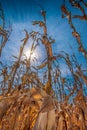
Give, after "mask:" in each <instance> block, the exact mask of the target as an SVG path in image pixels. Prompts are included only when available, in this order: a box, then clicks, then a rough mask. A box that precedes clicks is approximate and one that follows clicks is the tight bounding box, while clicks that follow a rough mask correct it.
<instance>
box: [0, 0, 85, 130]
mask: <svg viewBox="0 0 87 130" xmlns="http://www.w3.org/2000/svg"><path fill="white" fill-rule="evenodd" d="M68 4H70V6H71V8H72V9H73V8H75V9H77V10H79V11H80V12H81V14H82V15H79V14H76V12H75V14H73V13H72V11H71V10H70V9H69V8H68V6H67V5H68ZM86 9H87V2H85V1H84V0H67V1H66V0H64V1H63V4H62V5H61V14H62V18H63V20H64V19H66V20H67V23H68V24H69V26H70V29H71V34H72V36H73V39H75V40H76V43H77V47H78V48H77V50H78V53H80V54H81V55H82V56H83V57H84V59H85V60H87V49H86V48H85V47H84V44H83V42H82V40H81V35H80V34H79V32H77V29H76V27H75V25H74V22H73V21H74V19H78V20H80V21H82V22H83V21H85V22H87V13H86ZM0 14H1V15H0V57H2V53H3V49H4V48H5V46H6V43H7V41H8V40H9V37H10V35H11V32H12V27H11V26H9V27H8V29H7V28H5V24H6V21H5V15H4V10H3V8H2V5H1V4H0ZM46 14H47V12H46V11H45V10H41V14H40V15H41V17H42V20H36V21H33V23H32V24H33V26H39V27H40V29H42V31H43V32H42V33H41V32H39V31H35V30H33V31H31V32H28V30H26V29H24V33H25V37H24V38H23V39H22V40H21V42H22V45H21V46H20V51H19V54H18V56H16V55H15V56H13V57H14V59H15V61H14V62H13V63H12V64H11V65H7V66H5V65H4V64H3V62H2V61H1V60H0V130H87V68H86V67H85V70H84V69H83V66H82V65H81V64H79V62H78V59H77V58H76V55H75V53H74V52H73V54H72V55H70V54H69V53H67V52H65V51H62V52H58V53H56V54H54V53H53V48H52V45H53V44H56V42H55V39H53V38H52V37H50V36H49V34H48V28H47V24H46V21H47V17H46ZM29 40H31V41H32V46H31V50H30V55H29V57H28V58H26V56H25V55H24V49H25V47H26V46H27V44H28V41H29ZM40 44H41V45H43V47H44V48H45V51H46V58H45V59H44V60H43V62H41V64H40V65H38V64H36V65H34V64H33V63H37V62H38V61H37V58H36V57H35V58H34V59H33V63H32V55H33V53H34V51H35V50H36V48H37V47H39V45H40ZM71 49H72V48H71ZM61 61H63V62H64V63H65V65H66V66H67V69H68V71H69V72H70V75H71V76H70V77H69V76H68V77H66V76H65V77H64V76H63V75H62V73H61V72H62V70H61Z"/></svg>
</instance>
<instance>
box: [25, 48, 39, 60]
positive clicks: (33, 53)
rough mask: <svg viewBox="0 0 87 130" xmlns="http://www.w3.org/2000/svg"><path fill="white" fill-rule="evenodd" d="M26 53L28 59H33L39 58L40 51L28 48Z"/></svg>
mask: <svg viewBox="0 0 87 130" xmlns="http://www.w3.org/2000/svg"><path fill="white" fill-rule="evenodd" d="M24 55H25V57H26V59H29V58H31V60H34V59H38V53H37V51H36V50H34V51H33V52H31V50H30V49H26V50H25V51H24Z"/></svg>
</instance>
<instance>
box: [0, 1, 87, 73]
mask: <svg viewBox="0 0 87 130" xmlns="http://www.w3.org/2000/svg"><path fill="white" fill-rule="evenodd" d="M0 1H1V3H2V6H3V9H4V13H5V19H6V23H9V22H10V23H11V25H12V30H13V31H12V33H11V36H10V38H9V41H8V42H7V44H6V46H5V48H4V49H3V52H2V57H1V60H2V61H3V62H4V63H5V64H8V63H9V62H11V60H12V59H11V58H12V55H18V52H19V48H20V45H21V44H22V43H21V39H23V38H24V36H25V33H24V29H27V30H28V31H29V32H30V31H32V30H36V31H38V30H40V28H39V27H38V26H36V27H33V26H32V21H34V20H40V19H42V17H41V15H40V11H41V8H42V9H44V10H46V11H47V27H48V34H49V35H50V36H52V37H53V38H54V39H55V41H56V42H55V44H53V46H52V47H53V52H54V53H59V52H60V51H65V52H68V53H69V54H70V55H71V54H72V51H71V49H70V46H72V48H73V52H74V53H75V54H76V57H77V59H78V62H79V63H80V64H83V63H84V65H83V66H85V65H86V63H87V62H86V60H85V58H84V57H83V56H82V54H79V53H78V52H77V47H78V46H77V42H76V39H75V38H73V37H72V34H71V33H72V30H71V29H70V26H69V24H68V21H67V19H62V18H61V9H60V7H61V4H62V0H0ZM75 11H76V10H73V13H75ZM86 11H87V10H86ZM73 23H74V25H75V27H76V29H77V31H78V32H80V34H81V36H82V37H81V39H82V42H83V45H84V46H85V48H86V50H87V22H86V21H83V22H80V21H78V20H74V21H73ZM37 52H38V53H39V54H38V55H39V56H40V57H39V58H41V57H42V58H44V55H45V54H44V50H43V49H42V47H40V48H39V49H38V51H37ZM61 66H63V63H62V65H61ZM62 71H63V72H64V73H66V69H65V68H64V67H62Z"/></svg>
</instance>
